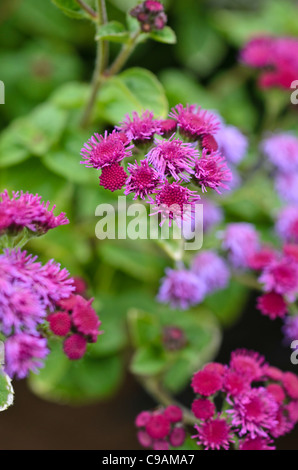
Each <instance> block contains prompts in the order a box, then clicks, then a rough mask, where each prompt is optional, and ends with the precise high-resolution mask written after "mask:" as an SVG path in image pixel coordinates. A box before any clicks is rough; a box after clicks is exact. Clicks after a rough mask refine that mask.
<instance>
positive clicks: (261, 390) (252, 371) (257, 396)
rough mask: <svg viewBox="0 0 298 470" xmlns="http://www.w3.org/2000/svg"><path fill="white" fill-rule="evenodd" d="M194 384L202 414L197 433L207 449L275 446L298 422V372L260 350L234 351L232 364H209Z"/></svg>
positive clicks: (195, 412)
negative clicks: (284, 369)
mask: <svg viewBox="0 0 298 470" xmlns="http://www.w3.org/2000/svg"><path fill="white" fill-rule="evenodd" d="M191 385H192V388H193V391H194V393H195V394H196V398H195V399H194V401H193V403H192V412H193V415H194V417H195V419H196V420H197V423H196V424H195V425H194V428H195V430H196V434H194V435H193V436H192V438H193V439H195V440H196V443H197V444H198V445H199V446H200V447H202V448H203V449H210V450H219V449H231V448H232V449H239V450H254V449H256V450H271V449H274V448H275V447H274V446H273V445H272V444H273V439H274V438H276V437H279V436H282V435H285V434H287V433H288V432H289V431H291V429H293V427H294V425H295V424H296V422H297V419H298V413H297V412H296V411H297V406H296V403H297V397H298V378H297V376H296V375H295V374H293V373H291V372H282V371H280V370H279V369H277V368H276V367H272V366H270V365H269V364H267V363H266V362H265V358H264V357H263V356H261V355H260V354H258V353H257V352H255V351H248V350H245V349H240V350H236V351H234V352H233V353H232V354H231V358H230V362H229V364H228V365H222V364H219V363H209V364H206V365H205V366H204V367H203V369H201V370H200V371H197V372H196V373H195V374H194V376H193V378H192V383H191ZM219 395H220V400H217V397H218V396H219Z"/></svg>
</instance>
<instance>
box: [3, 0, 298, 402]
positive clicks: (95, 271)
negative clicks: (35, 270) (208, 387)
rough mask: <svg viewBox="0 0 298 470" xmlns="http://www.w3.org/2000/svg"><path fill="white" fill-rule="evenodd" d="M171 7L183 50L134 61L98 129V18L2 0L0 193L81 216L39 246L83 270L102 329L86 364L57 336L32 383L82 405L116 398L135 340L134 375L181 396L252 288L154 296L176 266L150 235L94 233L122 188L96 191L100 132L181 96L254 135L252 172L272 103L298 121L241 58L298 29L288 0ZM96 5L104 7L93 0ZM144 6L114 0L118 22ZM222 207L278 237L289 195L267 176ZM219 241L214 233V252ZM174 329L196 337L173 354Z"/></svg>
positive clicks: (149, 46)
mask: <svg viewBox="0 0 298 470" xmlns="http://www.w3.org/2000/svg"><path fill="white" fill-rule="evenodd" d="M164 3H165V5H166V9H167V13H168V17H169V25H170V26H171V27H172V28H173V30H174V31H175V33H176V36H177V44H176V45H175V44H171V42H173V36H172V35H171V34H172V33H170V32H169V31H168V32H167V33H166V36H165V37H159V38H158V37H157V38H154V37H152V38H150V39H149V40H148V41H147V42H144V43H141V44H139V45H138V47H137V49H136V50H135V52H134V53H133V55H132V56H131V57H130V59H129V61H128V63H127V66H126V67H125V69H124V70H123V71H122V72H121V73H120V74H118V75H117V76H116V77H113V78H112V79H110V80H108V81H106V83H105V84H104V85H103V87H102V89H101V90H100V92H99V93H98V97H97V101H96V105H95V108H94V113H93V120H92V123H91V124H90V126H89V128H88V129H84V130H83V129H81V128H80V125H79V123H80V119H81V116H82V112H83V108H84V106H85V104H86V101H87V99H88V96H89V93H90V87H89V81H90V78H91V76H92V71H93V67H94V60H95V41H94V38H95V28H94V25H93V24H91V23H90V22H89V21H88V20H87V19H86V14H85V13H84V12H82V10H80V8H79V7H78V5H77V3H76V2H75V0H53V2H51V1H50V0H44V1H43V2H40V1H38V0H26V1H24V0H23V1H22V0H13V1H12V0H2V2H1V6H0V13H1V14H0V18H1V20H0V22H1V31H2V41H1V45H0V79H1V80H2V81H3V82H4V83H5V94H6V102H5V105H2V106H1V111H2V113H1V116H0V125H1V127H2V132H1V134H0V188H1V190H3V189H4V188H7V189H8V190H9V191H11V190H21V189H22V190H24V191H30V192H33V193H38V194H40V195H41V196H42V198H43V199H44V200H50V201H51V203H52V204H56V206H57V208H56V211H57V213H58V212H60V211H64V212H66V214H67V216H68V217H69V219H70V224H69V225H68V226H64V227H60V228H58V229H56V230H54V231H52V232H51V233H49V234H47V235H46V236H45V237H42V238H38V239H34V240H32V241H31V242H30V243H29V244H28V250H30V251H32V252H34V253H36V254H38V255H39V256H40V258H41V260H43V261H45V260H47V259H49V258H55V259H56V260H57V261H58V262H60V263H61V264H62V265H63V266H65V267H67V269H69V271H70V272H71V274H72V275H78V276H82V277H83V278H85V279H86V280H87V283H88V295H89V296H90V297H94V298H95V308H96V309H97V312H98V314H99V316H100V319H101V321H102V327H103V330H104V334H103V335H102V336H100V337H99V340H98V343H97V344H94V345H89V349H88V354H87V355H86V357H85V358H83V359H82V360H80V361H78V362H77V363H71V362H69V361H68V360H66V358H65V356H64V355H63V354H62V352H61V344H59V343H58V344H56V343H55V342H53V344H52V347H53V353H52V355H50V356H49V358H48V360H47V364H46V367H45V369H43V370H42V371H41V373H40V374H39V375H36V376H32V377H31V378H30V384H31V387H32V389H33V390H34V391H35V392H36V393H38V394H40V395H42V396H43V397H45V398H47V399H52V400H58V401H62V402H68V401H72V402H76V403H78V402H79V403H82V402H84V401H86V400H95V399H101V398H105V397H106V396H109V395H110V394H111V393H114V392H116V391H117V390H118V388H119V386H120V384H121V381H122V379H123V376H124V374H125V370H126V369H127V367H128V364H127V355H126V354H124V351H126V350H127V348H128V350H129V351H130V349H129V348H130V347H131V344H132V345H133V352H132V355H130V356H129V357H132V362H131V364H130V371H131V372H132V373H135V374H137V375H142V374H146V373H147V374H152V373H154V374H160V373H162V374H163V383H164V385H165V386H166V387H167V388H169V389H170V390H171V391H173V392H174V393H176V392H178V391H180V390H181V389H182V388H183V387H184V386H185V385H186V384H187V381H188V380H189V378H190V376H191V375H192V373H193V371H194V370H195V369H196V368H198V367H199V366H200V365H201V364H202V363H203V362H204V361H207V360H210V359H211V358H212V357H213V356H214V354H216V351H217V349H218V347H219V344H220V329H221V328H223V327H228V326H229V325H231V324H233V322H234V321H236V320H237V318H238V317H239V315H241V312H242V310H243V308H244V307H245V303H246V299H247V291H246V289H244V288H243V287H242V286H239V284H237V283H232V284H231V286H230V288H229V289H228V290H227V291H224V292H221V293H218V294H217V295H215V296H213V297H212V298H210V299H208V300H207V301H206V304H205V305H203V306H202V308H199V309H198V310H197V311H196V310H194V311H190V312H187V313H185V312H179V311H169V310H166V309H164V310H162V309H161V307H160V306H159V305H158V304H157V303H156V302H155V300H154V299H155V295H156V292H157V289H158V285H159V280H160V278H161V276H162V275H163V272H164V268H165V267H166V266H169V265H171V260H170V259H169V258H168V256H167V254H166V252H165V251H164V250H162V247H161V246H158V245H155V244H153V242H150V241H142V242H135V241H134V242H130V241H117V240H115V241H99V240H97V239H96V237H95V233H94V230H95V225H96V222H97V218H96V216H95V208H96V206H97V205H98V204H100V203H103V202H110V203H112V204H114V203H115V202H116V198H117V196H118V195H119V194H121V193H120V192H119V193H117V192H116V193H113V194H112V193H108V192H107V191H104V190H103V189H102V188H100V187H99V185H98V174H97V173H96V171H95V170H91V169H86V168H84V167H82V165H80V164H79V162H80V149H81V147H82V146H83V144H84V142H85V141H86V140H88V138H89V137H90V136H91V134H93V133H94V132H95V131H96V132H99V133H101V132H103V131H104V130H105V129H106V128H111V127H112V126H113V125H115V124H117V123H118V122H119V121H121V120H122V119H123V118H124V115H125V114H126V113H130V112H132V111H133V110H136V111H139V112H140V111H142V110H143V109H147V108H148V109H150V110H152V111H154V113H155V115H156V116H159V117H165V116H166V115H167V113H168V111H169V109H170V108H171V107H173V106H174V105H176V104H177V103H180V102H181V103H183V104H186V103H197V104H199V105H201V106H202V107H204V108H208V109H212V110H216V111H217V112H219V113H220V114H221V115H222V116H223V118H224V119H225V120H226V121H227V122H228V123H229V124H234V125H236V126H238V127H239V128H240V129H241V130H242V131H243V132H244V133H245V134H246V135H247V136H248V137H249V139H250V150H249V155H248V158H247V160H246V161H245V162H244V163H243V169H244V170H246V165H247V166H248V167H249V166H250V165H252V164H254V163H255V162H256V161H258V159H259V152H258V147H257V145H258V141H257V138H258V137H259V136H260V135H262V132H264V131H265V130H268V129H271V127H270V126H271V125H272V123H271V122H270V121H269V122H268V116H271V112H272V110H276V112H278V110H280V109H281V108H283V107H285V106H288V108H289V109H288V111H289V112H288V115H287V116H288V117H287V122H286V125H287V128H289V129H290V128H293V127H294V126H295V119H296V115H295V110H293V109H290V104H289V100H290V99H289V96H288V95H287V93H285V92H282V91H274V92H269V93H267V95H266V96H265V94H264V93H263V92H261V91H259V90H258V89H257V87H256V84H255V77H254V72H252V71H250V70H247V69H245V68H244V67H243V66H242V65H241V64H239V62H238V53H239V48H241V46H242V45H243V44H244V42H245V41H246V40H247V39H248V38H250V37H251V36H252V35H254V34H255V33H264V32H267V33H272V34H284V35H290V34H292V35H297V34H298V24H297V21H296V17H297V6H296V4H295V2H291V1H290V0H270V1H269V0H267V1H265V0H263V1H259V2H256V1H254V2H249V5H248V3H247V2H243V1H233V2H232V1H229V0H226V1H224V0H217V1H215V0H214V1H210V2H209V1H197V0H186V1H177V0H168V1H166V2H164ZM89 4H90V5H91V6H94V2H93V1H92V0H89ZM135 4H136V1H135V0H121V1H119V0H110V1H109V2H108V4H107V7H108V16H109V19H111V20H114V21H117V22H121V23H125V19H126V12H127V10H128V9H130V8H132V7H133V6H134V5H135ZM57 6H58V7H62V10H61V9H59V8H57ZM63 12H64V13H66V14H67V15H64V14H63ZM69 15H70V16H71V17H70V16H69ZM79 18H82V20H81V21H79V20H78V19H79ZM112 26H113V25H112ZM113 27H114V29H112V33H111V30H109V31H108V33H109V34H110V35H111V34H112V35H114V40H115V41H116V42H115V43H114V42H113V43H112V44H111V49H110V54H111V58H113V57H115V55H116V53H117V51H118V50H119V47H120V46H121V44H118V43H117V41H119V38H120V37H121V38H120V41H121V40H123V38H124V36H125V35H124V36H123V29H122V27H121V26H120V27H119V24H118V26H117V25H116V26H115V24H114V26H113ZM119 28H120V29H119ZM102 34H107V31H104V32H103V33H102ZM168 34H169V36H168ZM115 35H116V39H115ZM117 35H118V36H117ZM153 39H157V40H158V41H162V42H156V41H154V40H153ZM163 40H166V42H168V43H169V44H163ZM274 125H278V126H282V125H283V124H282V122H276V121H275V124H274ZM256 188H257V191H256ZM218 202H221V203H222V205H223V208H224V210H225V214H226V220H235V219H236V220H247V221H251V222H253V223H256V225H257V226H258V227H259V228H260V230H261V231H262V233H263V234H264V237H268V236H270V233H269V232H270V224H271V220H272V219H271V218H272V214H273V211H274V209H275V208H276V207H277V204H278V201H277V199H276V197H275V193H274V189H273V186H272V185H271V182H270V181H267V182H265V183H264V179H263V178H262V175H257V176H255V177H254V178H253V180H252V181H250V182H249V184H247V185H245V184H244V185H243V186H242V187H241V188H240V189H239V190H238V191H235V192H233V193H232V194H231V195H227V196H225V197H224V198H223V199H222V201H220V200H218ZM216 244H217V245H218V240H216V239H215V238H212V234H211V235H210V237H209V238H207V239H206V240H205V245H204V246H216ZM169 323H170V324H173V325H177V326H179V327H181V328H183V329H184V330H185V333H186V335H187V336H188V340H189V343H188V346H187V347H186V348H185V349H184V350H183V351H182V352H180V353H179V354H174V355H173V354H170V355H169V354H168V353H166V352H165V350H164V349H163V348H162V344H161V340H160V335H161V328H162V326H163V325H165V324H169Z"/></svg>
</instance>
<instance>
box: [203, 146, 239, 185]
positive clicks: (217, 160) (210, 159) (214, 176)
mask: <svg viewBox="0 0 298 470" xmlns="http://www.w3.org/2000/svg"><path fill="white" fill-rule="evenodd" d="M231 179H232V173H231V171H230V169H229V168H228V167H227V163H226V160H225V158H224V157H223V156H222V155H221V154H220V153H219V152H211V153H207V152H206V149H203V151H202V156H201V158H200V159H198V160H197V161H196V164H195V171H194V181H195V183H196V184H198V185H200V186H201V187H202V191H203V192H206V191H207V188H211V189H214V191H216V192H217V193H219V194H220V188H224V189H229V187H228V186H227V185H226V184H225V183H226V182H228V181H231Z"/></svg>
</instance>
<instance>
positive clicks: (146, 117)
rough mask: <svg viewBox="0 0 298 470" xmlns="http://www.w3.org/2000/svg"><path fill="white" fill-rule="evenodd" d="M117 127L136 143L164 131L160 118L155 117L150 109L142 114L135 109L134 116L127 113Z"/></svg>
mask: <svg viewBox="0 0 298 470" xmlns="http://www.w3.org/2000/svg"><path fill="white" fill-rule="evenodd" d="M116 129H117V130H118V131H120V132H124V134H125V135H126V136H127V139H128V140H129V141H131V140H132V141H133V142H134V143H135V144H136V145H137V144H141V143H146V142H148V141H150V140H152V139H153V137H154V135H155V134H157V135H160V134H161V132H162V130H161V127H160V123H159V120H157V119H154V115H153V113H152V112H150V111H148V110H146V111H144V113H143V114H141V115H139V114H138V113H137V112H136V111H133V113H132V117H130V116H129V115H128V114H127V115H126V116H125V119H124V121H123V122H122V123H120V125H119V126H116Z"/></svg>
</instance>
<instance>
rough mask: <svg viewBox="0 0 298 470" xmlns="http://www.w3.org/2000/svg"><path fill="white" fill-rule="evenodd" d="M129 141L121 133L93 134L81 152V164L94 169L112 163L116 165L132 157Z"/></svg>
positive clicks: (131, 146)
mask: <svg viewBox="0 0 298 470" xmlns="http://www.w3.org/2000/svg"><path fill="white" fill-rule="evenodd" d="M132 148H133V145H129V140H128V139H127V137H126V136H125V134H124V133H123V132H116V131H113V132H112V133H110V134H109V133H108V132H107V131H106V132H105V133H104V135H100V134H97V133H96V134H94V136H92V137H91V138H90V139H89V140H88V142H87V143H85V144H84V147H83V148H82V150H81V156H82V157H83V161H81V162H80V163H82V164H83V165H86V166H87V167H93V168H95V169H97V170H98V169H99V168H104V167H106V166H110V165H112V164H114V163H118V162H120V161H121V160H123V158H125V157H130V156H131V155H132V153H131V149H132Z"/></svg>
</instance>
